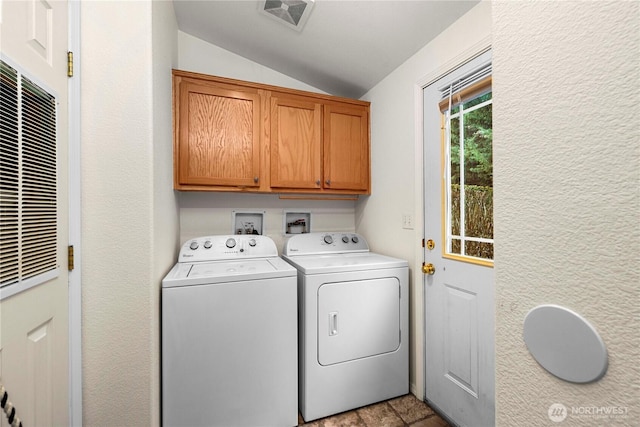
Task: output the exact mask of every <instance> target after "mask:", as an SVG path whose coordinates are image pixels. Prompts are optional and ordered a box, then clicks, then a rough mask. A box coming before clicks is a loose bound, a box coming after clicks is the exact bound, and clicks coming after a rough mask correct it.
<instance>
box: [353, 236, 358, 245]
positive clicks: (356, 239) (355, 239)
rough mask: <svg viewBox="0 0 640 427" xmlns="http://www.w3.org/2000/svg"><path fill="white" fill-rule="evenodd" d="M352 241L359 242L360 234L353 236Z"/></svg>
mask: <svg viewBox="0 0 640 427" xmlns="http://www.w3.org/2000/svg"><path fill="white" fill-rule="evenodd" d="M351 241H352V242H353V243H358V241H359V239H358V236H353V237H352V238H351Z"/></svg>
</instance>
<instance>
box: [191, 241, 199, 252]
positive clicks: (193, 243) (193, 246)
mask: <svg viewBox="0 0 640 427" xmlns="http://www.w3.org/2000/svg"><path fill="white" fill-rule="evenodd" d="M199 246H200V245H198V242H196V241H195V240H194V241H193V242H191V244H190V245H189V248H190V249H191V250H192V251H195V250H196V249H198V247H199Z"/></svg>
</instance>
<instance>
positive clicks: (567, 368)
mask: <svg viewBox="0 0 640 427" xmlns="http://www.w3.org/2000/svg"><path fill="white" fill-rule="evenodd" d="M524 342H525V344H526V345H527V348H528V349H529V351H530V352H531V355H532V356H533V358H534V359H535V360H536V361H537V362H538V363H539V364H540V365H541V366H542V367H543V368H544V369H546V370H547V371H549V372H550V373H552V374H553V375H555V376H556V377H558V378H560V379H563V380H565V381H570V382H574V383H589V382H592V381H597V380H599V379H600V378H602V377H603V376H604V374H605V373H606V372H607V367H608V358H607V349H606V347H605V345H604V341H602V338H600V335H599V334H598V332H597V331H596V330H595V328H594V327H593V326H591V324H590V323H589V322H588V321H587V320H585V319H584V318H583V317H582V316H580V315H579V314H577V313H575V312H573V311H571V310H569V309H568V308H565V307H561V306H558V305H540V306H538V307H536V308H534V309H532V310H531V311H530V312H529V313H527V315H526V317H525V319H524Z"/></svg>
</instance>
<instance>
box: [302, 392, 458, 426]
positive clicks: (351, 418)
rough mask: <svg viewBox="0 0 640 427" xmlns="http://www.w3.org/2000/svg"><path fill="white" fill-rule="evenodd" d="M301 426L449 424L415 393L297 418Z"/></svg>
mask: <svg viewBox="0 0 640 427" xmlns="http://www.w3.org/2000/svg"><path fill="white" fill-rule="evenodd" d="M298 425H299V426H305V427H406V426H410V427H448V426H449V424H447V422H446V421H444V420H443V419H442V418H440V416H439V415H438V414H436V413H435V412H434V411H433V409H431V408H430V407H429V406H428V405H427V404H426V403H424V402H421V401H420V400H418V399H417V398H416V397H415V396H414V395H412V394H407V395H405V396H402V397H398V398H395V399H391V400H387V401H386V402H380V403H376V404H373V405H370V406H365V407H363V408H358V409H354V410H352V411H349V412H343V413H342V414H337V415H333V416H331V417H327V418H321V419H319V420H315V421H312V422H310V423H305V422H304V421H303V419H302V418H301V417H298Z"/></svg>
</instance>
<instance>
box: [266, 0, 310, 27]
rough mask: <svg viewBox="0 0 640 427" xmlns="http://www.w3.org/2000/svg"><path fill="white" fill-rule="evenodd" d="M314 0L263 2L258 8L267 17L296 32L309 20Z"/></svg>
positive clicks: (270, 0) (272, 0) (268, 0)
mask: <svg viewBox="0 0 640 427" xmlns="http://www.w3.org/2000/svg"><path fill="white" fill-rule="evenodd" d="M313 1H314V0H282V1H277V0H263V1H260V2H259V4H258V7H259V8H260V10H261V11H262V13H264V14H265V15H267V16H269V17H271V18H273V19H275V20H277V21H278V22H280V23H281V24H284V25H286V26H287V27H289V28H292V29H294V30H296V31H302V27H304V24H305V23H306V22H307V19H309V14H311V9H313Z"/></svg>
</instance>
